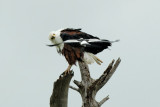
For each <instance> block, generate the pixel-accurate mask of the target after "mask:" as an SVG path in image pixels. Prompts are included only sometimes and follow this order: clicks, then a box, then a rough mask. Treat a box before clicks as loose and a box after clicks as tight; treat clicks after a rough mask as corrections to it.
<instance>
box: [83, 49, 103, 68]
mask: <svg viewBox="0 0 160 107" xmlns="http://www.w3.org/2000/svg"><path fill="white" fill-rule="evenodd" d="M84 61H85V62H86V63H87V64H92V63H94V62H96V63H97V64H98V65H101V63H103V62H102V61H101V60H100V59H99V58H98V57H96V56H95V55H94V54H92V53H87V52H85V53H84Z"/></svg>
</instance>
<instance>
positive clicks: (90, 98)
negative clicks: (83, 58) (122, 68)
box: [70, 58, 121, 107]
mask: <svg viewBox="0 0 160 107" xmlns="http://www.w3.org/2000/svg"><path fill="white" fill-rule="evenodd" d="M114 62H115V60H112V62H111V63H110V64H109V65H108V67H107V69H106V70H105V71H104V72H103V74H102V75H101V76H100V77H99V78H98V79H96V80H94V79H93V78H91V76H90V72H89V68H88V65H87V64H86V63H85V62H78V63H79V67H80V72H81V78H82V80H81V82H79V81H77V80H74V83H75V84H76V85H77V86H78V88H75V87H73V86H70V88H71V89H73V90H75V91H77V92H79V93H80V95H81V97H82V101H83V102H82V107H101V105H102V104H103V103H104V102H106V101H107V100H108V99H109V96H106V97H105V98H103V99H102V100H101V101H100V102H98V101H96V99H95V96H96V94H97V92H98V91H99V90H100V89H101V88H102V87H103V86H104V85H105V84H106V83H107V82H108V80H109V79H110V78H111V76H112V75H113V73H114V72H115V71H116V69H117V67H118V65H119V64H120V62H121V59H120V58H118V59H117V61H116V62H115V63H114Z"/></svg>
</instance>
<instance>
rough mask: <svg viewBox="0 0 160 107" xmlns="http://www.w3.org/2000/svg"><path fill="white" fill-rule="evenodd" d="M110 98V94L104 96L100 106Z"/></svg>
mask: <svg viewBox="0 0 160 107" xmlns="http://www.w3.org/2000/svg"><path fill="white" fill-rule="evenodd" d="M108 99H109V95H108V96H107V97H105V98H103V99H102V100H101V101H100V102H99V106H101V105H102V104H103V103H104V102H106V101H107V100H108Z"/></svg>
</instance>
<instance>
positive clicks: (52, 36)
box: [49, 29, 63, 44]
mask: <svg viewBox="0 0 160 107" xmlns="http://www.w3.org/2000/svg"><path fill="white" fill-rule="evenodd" d="M60 34H61V29H60V30H57V31H51V32H50V33H49V40H50V41H51V42H52V43H53V44H59V43H62V42H63V40H62V38H61V37H60Z"/></svg>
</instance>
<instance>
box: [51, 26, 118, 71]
mask: <svg viewBox="0 0 160 107" xmlns="http://www.w3.org/2000/svg"><path fill="white" fill-rule="evenodd" d="M49 40H50V41H51V42H52V43H53V44H52V45H48V46H50V47H52V46H55V47H56V48H57V52H58V53H59V54H62V55H64V56H65V58H66V60H67V62H68V64H69V66H68V68H67V69H66V70H65V72H66V73H68V72H69V71H70V69H71V67H72V65H74V64H76V61H84V62H85V63H87V64H92V63H93V62H96V63H97V64H99V65H100V64H101V63H103V62H102V61H101V60H100V59H99V58H98V57H96V56H95V54H97V53H99V52H101V51H103V50H104V49H107V48H108V47H109V46H111V44H112V43H113V42H117V41H118V40H116V41H109V40H104V39H99V38H98V37H94V36H92V35H90V34H87V33H85V32H82V31H81V29H73V28H66V29H61V30H57V31H52V32H50V34H49Z"/></svg>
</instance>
